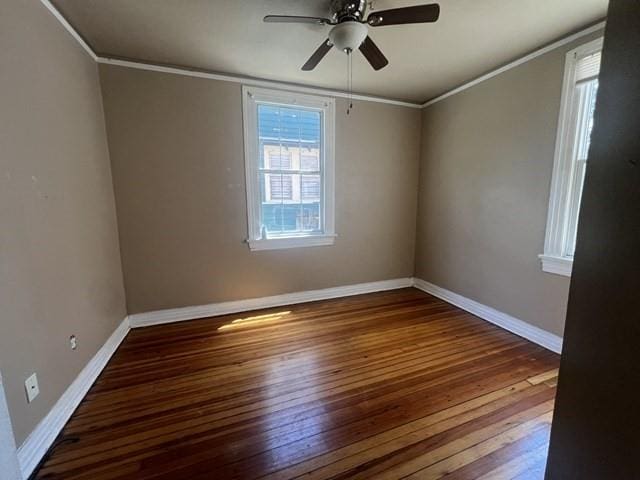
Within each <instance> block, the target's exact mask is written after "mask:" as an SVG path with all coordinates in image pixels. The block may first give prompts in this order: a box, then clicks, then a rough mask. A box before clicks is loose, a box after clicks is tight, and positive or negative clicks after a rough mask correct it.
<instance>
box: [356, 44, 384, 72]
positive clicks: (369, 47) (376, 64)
mask: <svg viewBox="0 0 640 480" xmlns="http://www.w3.org/2000/svg"><path fill="white" fill-rule="evenodd" d="M360 51H361V52H362V54H363V55H364V56H365V58H366V59H367V60H368V61H369V63H370V64H371V66H372V67H373V69H374V70H380V69H381V68H384V67H386V66H387V65H389V60H387V57H385V56H384V54H383V53H382V52H381V51H380V49H379V48H378V46H377V45H376V44H375V43H374V41H373V40H371V37H367V38H365V39H364V42H362V45H360Z"/></svg>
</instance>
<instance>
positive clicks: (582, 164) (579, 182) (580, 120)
mask: <svg viewBox="0 0 640 480" xmlns="http://www.w3.org/2000/svg"><path fill="white" fill-rule="evenodd" d="M597 93H598V80H590V81H587V82H582V83H578V84H577V85H576V93H575V94H576V95H577V98H578V99H579V100H578V103H577V112H576V117H575V118H576V123H577V125H576V135H575V137H576V138H575V147H574V152H575V153H574V156H573V159H572V173H571V176H572V178H571V183H570V186H569V205H568V208H569V211H568V219H567V221H568V225H567V238H566V241H565V245H566V250H565V251H564V252H563V254H564V255H565V256H568V257H573V254H574V253H575V249H576V236H577V230H578V217H579V214H580V203H581V201H582V189H583V186H584V177H585V173H586V165H587V157H588V155H589V146H590V144H591V132H592V130H593V117H594V112H595V106H596V97H597Z"/></svg>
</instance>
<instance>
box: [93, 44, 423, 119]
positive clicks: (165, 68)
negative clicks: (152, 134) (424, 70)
mask: <svg viewBox="0 0 640 480" xmlns="http://www.w3.org/2000/svg"><path fill="white" fill-rule="evenodd" d="M97 62H98V63H102V64H105V65H117V66H119V67H127V68H135V69H138V70H148V71H152V72H162V73H171V74H175V75H185V76H188V77H197V78H206V79H209V80H219V81H223V82H234V83H239V84H242V85H249V86H252V87H263V88H275V89H280V90H287V91H289V92H299V93H308V94H311V95H326V96H330V97H339V98H353V99H354V100H362V101H365V102H376V103H386V104H389V105H397V106H400V107H409V108H422V106H421V105H420V104H419V103H411V102H405V101H402V100H394V99H391V98H384V97H376V96H373V95H358V94H353V95H349V92H344V91H342V90H331V89H325V88H319V87H309V86H305V85H300V84H298V83H287V82H278V81H275V80H265V79H261V78H254V77H244V76H242V75H232V74H227V73H216V72H210V71H207V70H199V69H192V68H185V67H177V66H171V65H159V64H155V63H145V62H139V61H137V60H130V59H120V58H113V57H107V56H99V57H98V58H97Z"/></svg>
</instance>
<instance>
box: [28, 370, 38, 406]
mask: <svg viewBox="0 0 640 480" xmlns="http://www.w3.org/2000/svg"><path fill="white" fill-rule="evenodd" d="M24 388H25V389H26V390H27V401H28V402H29V403H31V402H33V400H34V399H35V398H36V397H37V396H38V394H39V393H40V387H38V377H37V376H36V374H35V373H34V374H33V375H31V376H30V377H29V378H27V379H26V380H25V381H24Z"/></svg>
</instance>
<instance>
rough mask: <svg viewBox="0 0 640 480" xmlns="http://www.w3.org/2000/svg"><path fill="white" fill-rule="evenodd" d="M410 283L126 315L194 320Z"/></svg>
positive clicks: (144, 323) (136, 323) (148, 321)
mask: <svg viewBox="0 0 640 480" xmlns="http://www.w3.org/2000/svg"><path fill="white" fill-rule="evenodd" d="M411 286H413V279H412V278H397V279H393V280H383V281H380V282H370V283H358V284H356V285H346V286H343V287H334V288H323V289H321V290H308V291H306V292H295V293H285V294H283V295H274V296H271V297H262V298H250V299H247V300H236V301H231V302H221V303H211V304H209V305H199V306H195V307H182V308H172V309H168V310H156V311H153V312H145V313H136V314H133V315H129V321H130V324H131V328H139V327H148V326H151V325H160V324H163V323H173V322H180V321H183V320H195V319H197V318H206V317H214V316H217V315H228V314H231V313H240V312H248V311H251V310H259V309H262V308H271V307H281V306H284V305H293V304H296V303H305V302H314V301H317V300H327V299H330V298H338V297H348V296H351V295H360V294H363V293H372V292H381V291H384V290H395V289H397V288H405V287H411Z"/></svg>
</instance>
